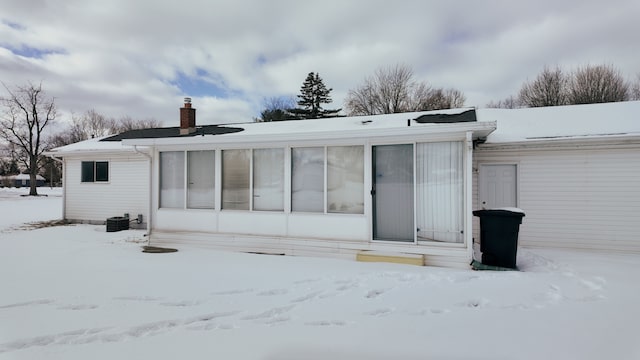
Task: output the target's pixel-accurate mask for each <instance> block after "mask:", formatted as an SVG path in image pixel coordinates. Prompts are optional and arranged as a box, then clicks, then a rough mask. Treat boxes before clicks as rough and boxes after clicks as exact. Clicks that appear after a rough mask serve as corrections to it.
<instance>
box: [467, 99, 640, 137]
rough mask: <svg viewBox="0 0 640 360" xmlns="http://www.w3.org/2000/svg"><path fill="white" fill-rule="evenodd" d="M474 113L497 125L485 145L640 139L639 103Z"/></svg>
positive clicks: (490, 110)
mask: <svg viewBox="0 0 640 360" xmlns="http://www.w3.org/2000/svg"><path fill="white" fill-rule="evenodd" d="M476 112H477V116H478V121H496V122H497V124H498V126H497V129H496V131H494V132H492V133H491V134H490V135H489V136H487V139H486V143H487V144H492V143H495V144H499V143H514V142H533V141H554V140H567V139H586V138H605V137H619V136H640V101H627V102H616V103H605V104H587V105H569V106H551V107H540V108H522V109H478V110H476Z"/></svg>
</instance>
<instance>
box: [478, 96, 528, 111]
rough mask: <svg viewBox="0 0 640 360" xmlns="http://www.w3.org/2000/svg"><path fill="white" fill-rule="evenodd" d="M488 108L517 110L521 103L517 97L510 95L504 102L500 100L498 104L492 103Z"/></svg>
mask: <svg viewBox="0 0 640 360" xmlns="http://www.w3.org/2000/svg"><path fill="white" fill-rule="evenodd" d="M486 107H488V108H499V109H517V108H519V107H520V101H519V100H518V98H517V97H515V96H513V95H510V96H509V97H507V98H505V99H504V100H498V101H496V102H494V101H490V102H489V103H488V104H487V105H486Z"/></svg>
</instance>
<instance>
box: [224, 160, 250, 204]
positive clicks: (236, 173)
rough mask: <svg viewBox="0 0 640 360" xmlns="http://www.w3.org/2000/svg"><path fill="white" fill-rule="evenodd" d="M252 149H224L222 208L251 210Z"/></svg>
mask: <svg viewBox="0 0 640 360" xmlns="http://www.w3.org/2000/svg"><path fill="white" fill-rule="evenodd" d="M250 165H251V151H250V150H246V149H239V150H223V151H222V208H223V209H225V210H249V181H250V178H251V177H250Z"/></svg>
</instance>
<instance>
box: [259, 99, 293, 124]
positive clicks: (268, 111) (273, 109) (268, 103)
mask: <svg viewBox="0 0 640 360" xmlns="http://www.w3.org/2000/svg"><path fill="white" fill-rule="evenodd" d="M262 102H263V106H264V110H262V112H261V113H260V118H259V119H256V121H258V122H268V121H283V120H294V119H297V117H296V116H295V115H294V114H292V113H291V112H290V111H289V110H290V109H293V108H294V107H296V100H295V98H294V97H292V96H288V97H287V96H274V97H270V98H264V99H263V101H262Z"/></svg>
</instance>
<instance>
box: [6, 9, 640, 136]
mask: <svg viewBox="0 0 640 360" xmlns="http://www.w3.org/2000/svg"><path fill="white" fill-rule="evenodd" d="M638 13H640V3H638V2H637V1H635V0H628V1H623V0H620V1H611V2H608V3H602V2H595V1H578V0H572V1H565V2H558V1H550V0H542V1H536V2H533V1H526V2H522V1H520V2H502V1H497V0H489V1H457V2H454V3H444V2H440V1H435V0H434V1H420V0H416V1H398V2H388V1H381V0H375V1H366V0H363V1H337V0H329V1H326V2H315V3H308V2H294V1H268V2H267V1H257V0H255V1H235V2H228V1H205V0H202V1H198V0H187V1H181V2H157V1H150V0H147V1H128V0H112V1H107V2H104V1H80V0H71V1H65V2H64V4H57V3H56V4H53V3H50V2H47V1H43V0H40V1H36V0H31V1H18V0H15V1H9V4H5V5H3V13H2V15H0V21H1V22H0V39H2V40H0V46H2V47H8V48H11V49H15V48H18V47H20V46H27V47H29V48H34V49H41V50H49V51H54V52H55V53H53V54H49V55H44V56H42V57H41V58H39V59H34V58H25V57H21V56H17V55H15V54H13V53H11V52H10V51H8V50H6V49H3V48H1V47H0V64H1V65H0V78H1V79H3V81H4V82H5V83H9V84H21V83H24V82H26V81H41V80H43V81H44V85H45V89H46V90H48V91H50V92H51V93H52V95H54V96H55V97H56V99H57V101H58V105H59V107H60V108H61V110H62V111H63V112H65V113H69V112H70V111H71V110H73V111H76V112H83V111H86V110H88V109H96V110H97V111H99V112H102V113H104V114H105V115H107V116H113V117H119V116H124V115H130V116H133V117H155V118H157V119H159V120H161V121H163V122H164V123H165V124H166V125H174V124H176V123H177V115H176V114H177V109H178V108H179V107H180V106H181V105H182V97H184V96H191V97H193V98H194V107H196V108H197V109H198V119H199V120H201V121H203V122H204V121H207V122H209V121H211V122H237V121H251V119H252V118H253V117H254V116H257V115H258V114H259V111H260V107H261V105H262V99H263V98H264V97H272V96H281V95H296V94H298V92H299V89H300V85H301V84H302V81H303V80H304V78H305V77H306V74H307V73H308V72H310V71H315V72H319V73H320V75H321V76H322V77H323V79H324V80H325V83H326V84H327V86H329V87H331V88H333V89H334V91H333V99H334V103H333V104H330V105H329V106H327V107H331V108H339V107H342V102H343V99H344V96H345V95H346V94H347V92H348V90H349V89H351V88H354V87H356V86H357V85H358V84H360V83H361V82H362V80H363V79H364V78H365V77H366V76H369V75H371V74H372V73H373V71H374V70H375V69H376V68H378V67H380V66H388V65H394V64H396V63H403V64H407V65H409V66H412V67H413V69H414V74H415V76H416V79H419V80H425V81H429V82H432V83H433V84H434V85H436V86H444V87H455V88H458V89H460V90H462V91H463V92H464V93H465V94H466V95H467V99H468V101H467V105H476V106H483V105H484V104H486V103H487V102H488V101H490V100H499V99H501V98H504V97H506V96H508V95H509V94H514V93H515V92H517V90H518V88H519V86H520V85H521V84H522V82H523V81H524V80H526V79H527V78H531V77H534V76H535V75H536V74H537V73H538V72H539V71H540V70H541V69H542V67H543V66H544V65H545V64H549V65H555V64H558V65H561V66H565V67H568V68H572V67H575V66H577V65H581V64H585V63H602V62H607V63H611V64H614V65H615V66H617V67H619V68H620V69H621V71H622V72H623V73H624V74H625V75H627V76H629V77H632V76H635V74H636V73H638V72H640V68H639V67H638V63H637V58H638V55H639V54H638V50H637V47H635V46H634V45H635V42H636V40H635V36H636V34H637V33H639V32H640V23H638V22H637V21H636V19H635V16H636V15H637V14H638ZM203 72H205V73H206V74H207V78H206V80H207V81H208V82H210V83H211V84H213V85H212V90H211V93H209V94H189V93H185V92H184V91H183V90H181V89H180V88H179V87H178V86H176V84H175V81H176V80H177V79H178V74H179V73H182V74H185V75H187V76H189V75H191V76H197V74H198V73H203ZM178 85H180V84H178Z"/></svg>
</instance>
